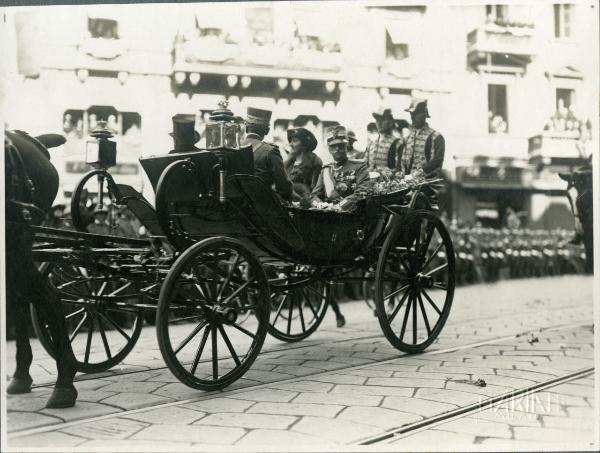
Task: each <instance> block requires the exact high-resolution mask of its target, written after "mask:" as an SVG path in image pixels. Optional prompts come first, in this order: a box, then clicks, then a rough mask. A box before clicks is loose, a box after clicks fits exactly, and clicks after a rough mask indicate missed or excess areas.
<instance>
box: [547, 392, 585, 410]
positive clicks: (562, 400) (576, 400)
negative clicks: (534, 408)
mask: <svg viewBox="0 0 600 453" xmlns="http://www.w3.org/2000/svg"><path fill="white" fill-rule="evenodd" d="M537 395H538V396H539V397H540V398H542V399H543V400H549V401H558V402H559V404H560V405H561V406H581V407H591V406H590V404H589V403H588V401H587V400H586V398H583V397H581V396H573V395H557V394H556V393H553V392H547V391H543V392H537Z"/></svg>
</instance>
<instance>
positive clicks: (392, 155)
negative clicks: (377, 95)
mask: <svg viewBox="0 0 600 453" xmlns="http://www.w3.org/2000/svg"><path fill="white" fill-rule="evenodd" d="M373 118H375V122H376V124H377V136H376V138H375V139H374V140H371V141H369V143H368V144H367V149H366V151H365V155H366V156H365V158H366V160H367V164H368V168H369V171H371V172H380V171H381V170H384V169H386V168H387V169H391V170H394V169H395V168H396V154H397V148H398V146H399V145H400V143H401V141H402V139H400V138H397V137H396V136H395V135H394V134H393V131H394V126H395V123H394V116H393V115H392V109H391V108H387V107H380V108H379V109H378V110H377V111H376V112H373Z"/></svg>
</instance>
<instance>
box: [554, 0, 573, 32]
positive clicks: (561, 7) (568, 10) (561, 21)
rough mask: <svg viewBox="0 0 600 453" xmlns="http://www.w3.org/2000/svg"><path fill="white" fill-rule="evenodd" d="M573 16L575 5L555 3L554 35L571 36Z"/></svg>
mask: <svg viewBox="0 0 600 453" xmlns="http://www.w3.org/2000/svg"><path fill="white" fill-rule="evenodd" d="M572 17H573V5H570V4H557V5H554V37H556V38H570V37H571V19H572Z"/></svg>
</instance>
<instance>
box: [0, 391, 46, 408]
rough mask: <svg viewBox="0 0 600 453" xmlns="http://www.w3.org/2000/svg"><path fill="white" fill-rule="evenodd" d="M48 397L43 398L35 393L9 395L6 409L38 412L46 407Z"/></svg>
mask: <svg viewBox="0 0 600 453" xmlns="http://www.w3.org/2000/svg"><path fill="white" fill-rule="evenodd" d="M47 401H48V397H45V398H41V397H37V396H33V394H31V393H29V394H25V395H7V396H6V409H7V410H8V411H9V412H10V411H20V412H37V411H39V410H40V409H43V408H44V407H46V402H47Z"/></svg>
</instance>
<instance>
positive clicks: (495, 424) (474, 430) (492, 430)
mask: <svg viewBox="0 0 600 453" xmlns="http://www.w3.org/2000/svg"><path fill="white" fill-rule="evenodd" d="M437 429H439V430H440V431H449V432H453V433H464V434H471V435H473V436H478V437H499V438H504V439H510V438H511V437H512V434H511V431H510V427H509V424H508V423H504V422H499V421H490V420H484V419H481V418H474V417H465V418H459V419H458V420H452V421H449V422H447V423H443V424H441V425H439V426H437Z"/></svg>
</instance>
